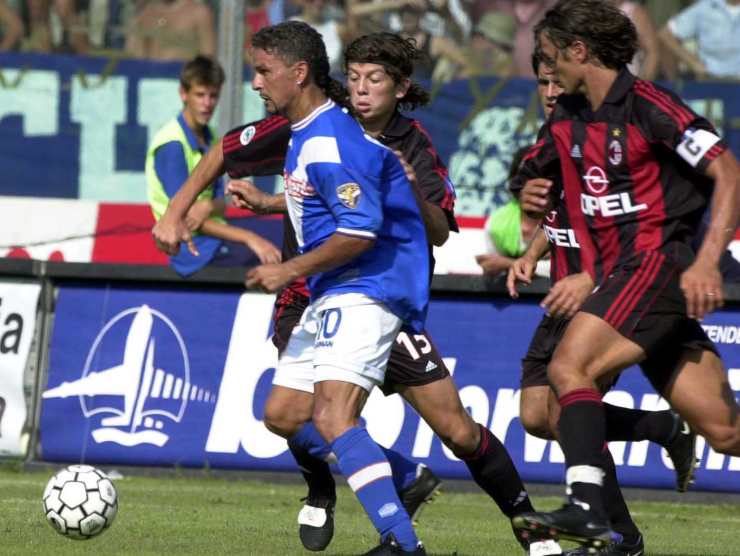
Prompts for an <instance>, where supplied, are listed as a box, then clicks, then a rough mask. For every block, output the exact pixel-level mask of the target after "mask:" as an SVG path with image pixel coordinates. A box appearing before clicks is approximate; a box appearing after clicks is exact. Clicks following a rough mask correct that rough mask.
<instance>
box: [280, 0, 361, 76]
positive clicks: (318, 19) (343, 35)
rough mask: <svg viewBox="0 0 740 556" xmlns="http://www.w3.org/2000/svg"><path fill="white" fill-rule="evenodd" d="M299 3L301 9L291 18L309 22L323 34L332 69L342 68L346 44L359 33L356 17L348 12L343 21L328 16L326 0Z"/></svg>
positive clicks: (306, 0) (301, 0)
mask: <svg viewBox="0 0 740 556" xmlns="http://www.w3.org/2000/svg"><path fill="white" fill-rule="evenodd" d="M297 3H298V5H299V6H300V8H301V11H300V12H299V13H298V14H297V15H295V16H293V17H291V18H290V19H292V20H296V21H303V22H304V23H308V24H309V25H310V26H311V27H313V28H314V29H316V30H317V31H318V32H319V33H320V34H321V37H322V38H323V39H324V44H325V45H326V54H327V56H329V65H330V67H331V71H332V72H336V71H338V70H340V69H341V65H342V53H343V52H344V45H345V44H349V43H350V42H351V41H352V40H353V39H354V38H355V36H356V35H357V33H358V29H357V26H356V24H355V17H354V16H353V15H352V13H351V12H348V13H347V18H346V21H345V22H342V23H340V22H339V21H337V20H336V19H330V18H328V17H326V15H327V14H326V11H325V10H326V8H327V5H326V0H297Z"/></svg>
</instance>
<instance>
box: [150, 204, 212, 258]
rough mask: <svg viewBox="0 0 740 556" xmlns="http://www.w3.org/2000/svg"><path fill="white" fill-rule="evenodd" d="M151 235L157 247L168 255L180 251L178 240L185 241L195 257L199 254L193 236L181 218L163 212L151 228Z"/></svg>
mask: <svg viewBox="0 0 740 556" xmlns="http://www.w3.org/2000/svg"><path fill="white" fill-rule="evenodd" d="M152 237H153V238H154V242H155V243H156V244H157V249H159V250H160V251H162V252H164V253H167V254H168V255H170V256H174V255H177V253H178V252H179V251H180V242H185V243H186V244H187V246H188V251H190V252H191V253H192V254H193V255H195V256H196V257H197V256H198V255H200V253H198V250H197V249H196V248H195V243H193V236H192V235H191V234H190V230H188V227H187V226H186V225H185V221H184V220H183V219H176V218H173V217H172V216H171V215H169V214H168V213H167V212H165V213H164V215H163V216H162V218H160V219H159V221H158V222H157V223H156V224H155V225H154V228H152Z"/></svg>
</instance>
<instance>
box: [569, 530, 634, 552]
mask: <svg viewBox="0 0 740 556" xmlns="http://www.w3.org/2000/svg"><path fill="white" fill-rule="evenodd" d="M589 550H593V549H589V548H588V547H585V546H579V547H578V548H573V549H571V550H566V551H565V552H563V556H586V555H588V554H593V553H589V552H588V551H589ZM596 554H597V556H644V554H645V543H644V542H643V540H642V535H640V536H639V537H637V540H636V541H635V542H633V543H628V542H626V541H622V542H619V543H616V542H611V543H609V544H608V545H607V546H606V548H602V549H601V550H599V551H598V552H596Z"/></svg>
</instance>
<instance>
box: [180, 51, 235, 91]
mask: <svg viewBox="0 0 740 556" xmlns="http://www.w3.org/2000/svg"><path fill="white" fill-rule="evenodd" d="M225 79H226V74H224V69H223V68H222V67H221V64H219V63H218V62H217V61H216V60H214V59H213V58H210V57H209V56H196V57H195V58H193V59H192V60H190V61H189V62H186V63H185V65H184V66H183V67H182V70H181V71H180V85H181V86H182V88H183V89H185V90H186V91H189V90H190V87H192V86H193V85H206V86H209V87H218V88H221V86H222V85H223V84H224V80H225Z"/></svg>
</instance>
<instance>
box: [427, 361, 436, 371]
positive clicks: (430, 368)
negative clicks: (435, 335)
mask: <svg viewBox="0 0 740 556" xmlns="http://www.w3.org/2000/svg"><path fill="white" fill-rule="evenodd" d="M436 368H437V364H436V363H435V362H434V361H431V360H430V361H427V366H426V368H425V369H424V372H427V373H428V372H429V371H433V370H434V369H436Z"/></svg>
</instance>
